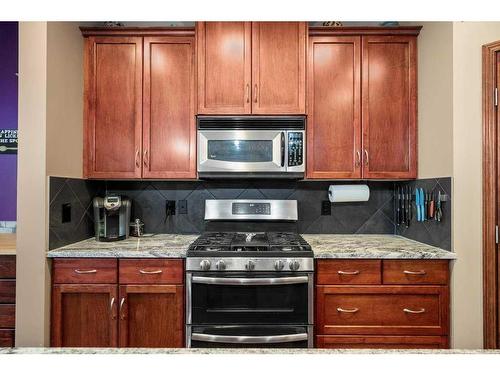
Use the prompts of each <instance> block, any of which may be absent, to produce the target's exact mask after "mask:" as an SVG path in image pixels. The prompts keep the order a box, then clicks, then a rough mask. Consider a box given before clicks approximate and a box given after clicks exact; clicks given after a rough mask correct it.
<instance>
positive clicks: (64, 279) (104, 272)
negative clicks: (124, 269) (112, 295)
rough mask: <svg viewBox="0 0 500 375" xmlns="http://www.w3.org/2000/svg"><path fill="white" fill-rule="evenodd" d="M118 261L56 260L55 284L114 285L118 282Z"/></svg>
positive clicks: (90, 259) (93, 259) (89, 259)
mask: <svg viewBox="0 0 500 375" xmlns="http://www.w3.org/2000/svg"><path fill="white" fill-rule="evenodd" d="M117 264H118V262H117V260H116V259H96V258H88V259H84V258H80V259H54V264H53V269H54V280H53V282H54V284H74V283H83V284H114V283H116V282H117V280H118V277H117V276H118V275H117V273H118V271H117Z"/></svg>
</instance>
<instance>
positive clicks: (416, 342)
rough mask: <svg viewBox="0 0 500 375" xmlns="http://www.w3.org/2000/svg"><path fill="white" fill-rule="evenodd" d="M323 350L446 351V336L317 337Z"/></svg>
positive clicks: (317, 343)
mask: <svg viewBox="0 0 500 375" xmlns="http://www.w3.org/2000/svg"><path fill="white" fill-rule="evenodd" d="M316 347H317V348H322V349H446V348H448V337H446V336H354V335H342V336H341V335H338V336H316Z"/></svg>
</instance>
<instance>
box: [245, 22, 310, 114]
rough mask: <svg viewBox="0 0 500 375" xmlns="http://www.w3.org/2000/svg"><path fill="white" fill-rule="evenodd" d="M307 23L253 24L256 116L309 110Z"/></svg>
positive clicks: (254, 104) (253, 88)
mask: <svg viewBox="0 0 500 375" xmlns="http://www.w3.org/2000/svg"><path fill="white" fill-rule="evenodd" d="M306 36H307V26H306V23H305V22H253V23H252V113H254V114H302V113H305V109H306V100H305V99H306V85H305V84H306V69H305V64H306Z"/></svg>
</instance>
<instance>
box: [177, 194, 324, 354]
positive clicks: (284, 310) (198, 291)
mask: <svg viewBox="0 0 500 375" xmlns="http://www.w3.org/2000/svg"><path fill="white" fill-rule="evenodd" d="M228 206H230V207H231V209H230V210H228ZM205 219H208V220H241V221H248V220H253V221H257V220H272V221H280V220H284V221H290V220H292V221H293V220H295V221H296V220H297V201H293V200H288V201H269V200H212V201H207V202H206V207H205ZM313 271H314V260H313V253H312V250H311V247H310V246H309V244H308V243H307V242H306V241H305V240H304V239H303V238H302V237H301V236H300V235H299V234H297V233H294V232H206V233H204V234H202V235H201V236H200V237H199V238H198V239H197V240H196V241H194V242H193V243H192V244H191V245H190V247H189V249H188V251H187V259H186V345H187V347H299V348H300V347H303V348H307V347H312V346H313V295H314V293H313V291H314V289H313V288H314V274H313Z"/></svg>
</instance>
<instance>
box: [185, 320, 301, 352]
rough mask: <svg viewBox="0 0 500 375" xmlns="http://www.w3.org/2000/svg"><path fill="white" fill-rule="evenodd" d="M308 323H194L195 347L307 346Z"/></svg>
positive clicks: (192, 341)
mask: <svg viewBox="0 0 500 375" xmlns="http://www.w3.org/2000/svg"><path fill="white" fill-rule="evenodd" d="M309 331H310V328H309V327H307V326H303V327H300V326H262V325H255V326H193V327H191V333H190V340H191V342H190V345H189V346H190V347H191V348H252V347H254V348H307V347H309V346H310V345H309V342H310V341H311V334H310V332H309Z"/></svg>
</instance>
